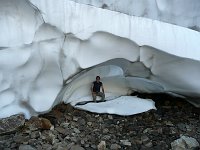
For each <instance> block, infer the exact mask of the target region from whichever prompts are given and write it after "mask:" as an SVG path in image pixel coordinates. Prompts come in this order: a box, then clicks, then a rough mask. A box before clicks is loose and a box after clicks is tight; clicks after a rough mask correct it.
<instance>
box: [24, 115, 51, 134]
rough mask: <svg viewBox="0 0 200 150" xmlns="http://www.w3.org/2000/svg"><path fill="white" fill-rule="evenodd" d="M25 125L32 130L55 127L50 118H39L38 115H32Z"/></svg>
mask: <svg viewBox="0 0 200 150" xmlns="http://www.w3.org/2000/svg"><path fill="white" fill-rule="evenodd" d="M25 125H26V127H27V128H29V130H31V131H34V130H39V129H46V130H49V129H51V128H52V127H53V125H52V124H51V122H50V121H49V120H48V119H46V118H38V117H31V119H30V120H29V121H27V122H26V123H25Z"/></svg>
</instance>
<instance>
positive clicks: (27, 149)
mask: <svg viewBox="0 0 200 150" xmlns="http://www.w3.org/2000/svg"><path fill="white" fill-rule="evenodd" d="M19 150H36V148H34V147H32V146H31V145H20V146H19Z"/></svg>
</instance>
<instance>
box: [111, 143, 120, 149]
mask: <svg viewBox="0 0 200 150" xmlns="http://www.w3.org/2000/svg"><path fill="white" fill-rule="evenodd" d="M110 149H111V150H118V149H121V146H120V145H118V144H111V146H110Z"/></svg>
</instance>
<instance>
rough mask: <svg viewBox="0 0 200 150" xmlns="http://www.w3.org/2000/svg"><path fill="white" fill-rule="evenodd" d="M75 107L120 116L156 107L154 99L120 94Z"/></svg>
mask: <svg viewBox="0 0 200 150" xmlns="http://www.w3.org/2000/svg"><path fill="white" fill-rule="evenodd" d="M75 108H78V109H83V110H87V111H90V112H94V113H108V114H117V115H122V116H128V115H134V114H138V113H142V112H146V111H148V110H151V109H156V107H155V103H154V101H152V100H150V99H141V98H138V97H133V96H121V97H119V98H116V99H114V100H108V101H105V102H99V103H92V102H91V103H87V104H85V105H76V106H75Z"/></svg>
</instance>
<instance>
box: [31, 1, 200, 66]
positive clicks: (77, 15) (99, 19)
mask: <svg viewBox="0 0 200 150" xmlns="http://www.w3.org/2000/svg"><path fill="white" fill-rule="evenodd" d="M31 2H32V3H33V4H34V5H35V6H36V7H38V8H39V9H40V10H41V11H42V12H43V13H42V16H43V18H44V20H45V22H47V23H50V24H51V25H54V26H56V27H57V28H59V29H61V30H62V31H63V32H64V33H73V34H74V35H75V36H76V37H77V38H79V39H81V40H87V39H90V37H92V35H93V34H95V33H96V32H99V31H103V32H106V33H111V34H114V35H116V36H119V37H123V38H127V39H129V40H131V41H134V42H135V43H137V44H138V45H139V46H143V45H148V46H152V47H154V48H156V49H159V50H162V51H165V52H167V53H170V54H173V55H176V56H180V57H185V58H191V59H195V60H200V51H199V43H200V33H199V32H197V31H193V30H190V29H187V28H184V27H180V26H176V25H172V24H168V23H164V22H160V21H157V20H152V19H147V18H142V17H135V16H129V15H126V14H123V13H119V12H114V11H110V10H106V9H101V8H97V7H92V6H89V5H84V4H79V3H75V2H73V1H69V0H57V1H56V5H55V1H54V0H42V1H38V0H31ZM177 3H178V2H177ZM180 3H181V2H180ZM162 4H163V5H162V6H163V8H164V6H166V5H168V4H166V5H165V4H164V3H162ZM185 4H186V3H185ZM198 4H199V3H198ZM186 5H187V4H186ZM160 7H161V6H160ZM177 7H179V6H177ZM198 10H199V9H198ZM195 11H196V9H195ZM187 14H188V13H187ZM101 37H103V38H105V39H107V38H106V35H102V36H101ZM102 45H103V44H102ZM191 51H192V52H191ZM86 62H87V61H86ZM86 62H85V63H86ZM81 65H82V64H81Z"/></svg>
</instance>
